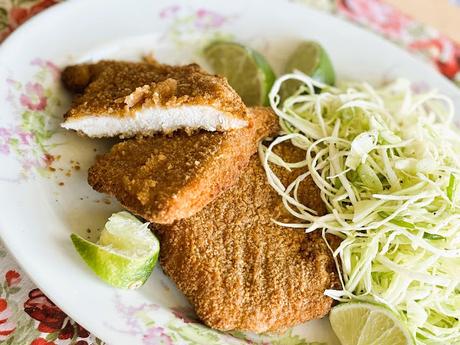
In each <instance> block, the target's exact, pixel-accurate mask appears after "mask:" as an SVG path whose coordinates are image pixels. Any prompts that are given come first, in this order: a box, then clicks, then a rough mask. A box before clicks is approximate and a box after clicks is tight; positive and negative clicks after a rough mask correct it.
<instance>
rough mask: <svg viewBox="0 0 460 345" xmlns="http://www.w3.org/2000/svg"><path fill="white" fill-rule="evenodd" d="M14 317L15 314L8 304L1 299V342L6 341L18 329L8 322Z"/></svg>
mask: <svg viewBox="0 0 460 345" xmlns="http://www.w3.org/2000/svg"><path fill="white" fill-rule="evenodd" d="M11 316H13V312H12V311H11V309H10V308H8V302H7V301H6V299H4V298H0V341H3V340H6V339H7V338H8V337H9V336H10V334H11V333H13V332H14V330H15V329H16V325H15V324H14V323H13V322H11V321H8V319H9V318H10V317H11Z"/></svg>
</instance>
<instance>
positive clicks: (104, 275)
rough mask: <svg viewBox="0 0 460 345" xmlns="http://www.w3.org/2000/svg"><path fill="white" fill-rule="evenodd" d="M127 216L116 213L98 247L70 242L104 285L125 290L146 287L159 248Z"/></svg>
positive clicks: (143, 225) (145, 225) (144, 227)
mask: <svg viewBox="0 0 460 345" xmlns="http://www.w3.org/2000/svg"><path fill="white" fill-rule="evenodd" d="M148 226H149V223H142V222H141V221H139V220H138V219H137V218H136V217H134V216H133V215H131V214H130V213H128V212H125V211H123V212H119V213H114V214H113V215H112V216H111V217H110V218H109V220H108V222H107V223H106V224H105V228H104V229H103V230H102V233H101V237H100V239H99V241H98V243H93V242H90V241H88V240H86V239H84V238H82V237H81V236H79V235H76V234H72V235H71V236H70V238H71V239H72V242H73V244H74V246H75V249H76V250H77V251H78V253H79V254H80V256H81V257H82V258H83V260H84V261H85V262H86V263H87V264H88V266H89V267H90V268H91V269H92V270H93V271H94V272H95V273H96V274H97V275H98V276H99V278H101V279H102V280H104V281H105V282H107V283H108V284H110V285H113V286H115V287H119V288H125V289H134V288H137V287H139V286H141V285H142V284H144V283H145V281H146V280H147V278H148V277H149V276H150V274H151V273H152V270H153V268H154V266H155V263H156V262H157V259H158V253H159V251H160V244H159V242H158V240H157V238H156V237H155V236H154V235H153V234H152V232H151V231H150V229H149V227H148Z"/></svg>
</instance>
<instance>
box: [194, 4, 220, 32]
mask: <svg viewBox="0 0 460 345" xmlns="http://www.w3.org/2000/svg"><path fill="white" fill-rule="evenodd" d="M195 14H196V20H195V26H196V27H197V28H200V29H204V30H206V29H210V28H218V27H220V26H222V24H224V23H225V22H226V18H225V17H224V16H222V15H220V14H218V13H216V12H213V11H209V10H206V9H203V8H202V9H199V10H197V11H196V13H195Z"/></svg>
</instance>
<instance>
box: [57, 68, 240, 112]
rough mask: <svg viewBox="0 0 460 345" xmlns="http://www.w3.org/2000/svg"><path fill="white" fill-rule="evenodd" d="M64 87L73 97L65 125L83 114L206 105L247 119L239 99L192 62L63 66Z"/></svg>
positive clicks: (215, 77) (228, 87) (217, 77)
mask: <svg viewBox="0 0 460 345" xmlns="http://www.w3.org/2000/svg"><path fill="white" fill-rule="evenodd" d="M62 81H63V84H64V85H65V87H66V88H67V89H69V90H70V91H73V92H77V93H81V94H78V95H77V96H76V97H75V99H74V101H73V103H72V106H71V108H70V109H69V111H67V113H65V114H64V119H65V121H72V120H75V119H79V118H82V117H86V116H113V117H119V118H123V117H127V116H133V115H134V114H135V113H136V111H139V110H140V109H145V108H150V107H165V108H166V107H179V106H183V105H202V106H211V107H213V108H215V109H217V110H219V111H222V112H224V113H226V114H227V116H229V117H232V118H235V119H239V120H245V121H246V120H247V119H248V117H247V112H246V107H245V105H244V103H243V101H242V100H241V98H240V96H238V94H237V93H236V92H235V90H233V89H232V88H231V87H230V85H229V84H228V82H227V80H226V79H225V78H223V77H221V76H217V75H211V74H208V73H206V72H205V71H204V70H202V69H201V68H200V66H198V65H197V64H190V65H185V66H169V65H163V64H159V63H156V62H150V63H149V62H124V61H100V62H98V63H95V64H81V65H74V66H68V67H67V68H65V69H64V71H63V73H62Z"/></svg>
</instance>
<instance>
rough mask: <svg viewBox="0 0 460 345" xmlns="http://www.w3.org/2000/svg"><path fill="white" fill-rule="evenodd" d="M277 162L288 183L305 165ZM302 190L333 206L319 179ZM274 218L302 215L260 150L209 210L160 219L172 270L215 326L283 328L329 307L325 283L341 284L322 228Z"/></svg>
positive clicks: (293, 153)
mask: <svg viewBox="0 0 460 345" xmlns="http://www.w3.org/2000/svg"><path fill="white" fill-rule="evenodd" d="M281 146H283V147H282V148H281V150H277V153H278V154H280V155H281V156H282V157H283V158H285V159H286V160H287V161H290V160H291V159H292V161H298V160H300V159H302V155H304V154H305V153H304V152H305V151H302V150H299V149H296V148H294V147H293V146H292V145H290V144H282V145H281ZM299 151H301V152H299ZM274 170H275V171H276V173H277V175H278V176H280V177H281V180H282V181H283V182H284V183H287V182H289V181H293V180H294V178H295V177H297V176H298V175H299V173H300V172H298V171H294V172H292V173H290V172H288V171H287V170H284V169H282V168H274ZM299 193H300V197H301V198H302V200H303V202H304V203H305V204H306V205H308V206H310V207H311V208H313V209H316V210H317V211H318V212H319V213H323V212H324V211H325V207H324V205H323V203H322V201H321V198H320V196H319V191H318V189H317V188H316V186H315V185H314V183H313V182H312V180H307V181H306V182H304V183H303V185H302V186H301V188H300V191H299ZM272 219H276V220H280V221H285V222H296V220H295V219H293V217H292V216H291V215H289V214H288V213H287V212H286V210H285V208H284V206H283V204H282V201H281V198H280V196H279V195H278V194H277V193H276V192H275V191H274V190H273V189H272V188H271V187H270V185H269V184H268V182H267V178H266V175H265V171H264V169H263V168H262V165H261V163H260V160H259V157H257V155H254V156H253V157H252V158H251V161H250V163H249V166H248V168H247V169H246V170H245V171H244V172H243V174H242V176H241V178H240V179H239V181H238V183H237V184H236V185H234V186H233V187H232V188H230V189H229V190H228V191H227V192H225V193H224V194H222V195H221V196H220V197H219V198H218V199H217V200H215V201H214V202H212V203H211V204H209V205H208V206H206V207H205V208H204V209H203V210H201V211H200V212H198V213H197V214H195V215H194V216H192V217H190V218H187V219H183V220H180V221H177V222H175V223H173V224H172V225H155V226H154V228H155V229H156V230H157V232H158V234H159V237H160V243H161V249H160V258H161V265H162V267H163V270H164V272H165V273H166V274H167V275H168V276H169V277H170V278H171V279H172V280H173V281H174V282H175V283H176V285H177V287H178V288H179V290H181V291H182V292H183V293H184V295H185V296H186V297H187V298H188V300H189V301H190V303H191V304H192V306H193V307H194V308H195V311H196V314H197V316H198V317H199V318H200V319H201V320H202V321H203V322H204V323H205V324H206V325H208V326H209V327H212V328H215V329H219V330H223V331H230V330H242V331H254V332H258V333H259V332H272V331H282V330H285V329H286V328H288V327H291V326H294V325H296V324H299V323H302V322H306V321H308V320H312V319H317V318H321V317H323V316H325V315H326V314H327V313H328V312H329V310H330V308H331V306H332V299H331V298H329V297H326V296H325V295H324V291H325V290H326V289H329V288H332V287H336V285H337V284H338V277H337V274H336V271H335V265H334V261H333V258H332V256H331V253H330V252H329V250H328V248H327V246H326V244H325V243H324V241H323V239H322V237H321V234H320V233H318V232H314V233H311V234H305V233H304V232H303V230H298V229H291V228H285V227H281V226H278V225H276V224H275V223H273V221H272Z"/></svg>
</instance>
